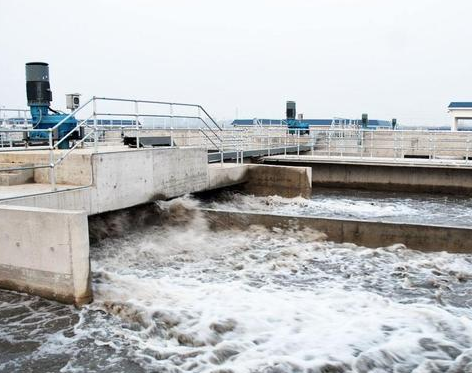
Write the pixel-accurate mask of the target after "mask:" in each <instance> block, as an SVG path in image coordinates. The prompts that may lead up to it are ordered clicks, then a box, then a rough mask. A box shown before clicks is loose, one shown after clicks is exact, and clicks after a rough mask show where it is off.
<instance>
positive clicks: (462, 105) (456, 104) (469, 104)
mask: <svg viewBox="0 0 472 373" xmlns="http://www.w3.org/2000/svg"><path fill="white" fill-rule="evenodd" d="M448 108H453V109H454V108H470V109H472V102H451V103H450V104H449V106H448Z"/></svg>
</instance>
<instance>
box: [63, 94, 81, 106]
mask: <svg viewBox="0 0 472 373" xmlns="http://www.w3.org/2000/svg"><path fill="white" fill-rule="evenodd" d="M66 106H67V108H68V109H70V110H75V109H77V108H78V107H79V106H80V94H79V93H69V94H67V95H66Z"/></svg>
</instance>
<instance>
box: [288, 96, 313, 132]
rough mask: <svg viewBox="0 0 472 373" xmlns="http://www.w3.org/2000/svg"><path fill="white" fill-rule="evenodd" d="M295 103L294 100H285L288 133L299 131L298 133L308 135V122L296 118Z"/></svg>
mask: <svg viewBox="0 0 472 373" xmlns="http://www.w3.org/2000/svg"><path fill="white" fill-rule="evenodd" d="M296 105H297V104H296V103H295V101H287V106H286V108H287V110H286V114H287V119H286V120H287V127H288V133H290V134H291V135H294V134H298V132H300V135H308V134H309V133H310V126H309V125H308V123H306V122H303V120H301V119H297V118H296V116H297V106H296Z"/></svg>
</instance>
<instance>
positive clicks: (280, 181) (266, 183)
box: [245, 164, 312, 198]
mask: <svg viewBox="0 0 472 373" xmlns="http://www.w3.org/2000/svg"><path fill="white" fill-rule="evenodd" d="M311 185H312V173H311V169H310V167H293V166H271V165H257V164H253V165H250V167H249V173H248V182H247V184H245V189H246V191H247V192H249V193H252V194H255V195H262V196H267V195H274V194H278V195H281V196H283V197H287V198H291V197H297V196H300V195H301V196H304V197H309V196H310V195H311Z"/></svg>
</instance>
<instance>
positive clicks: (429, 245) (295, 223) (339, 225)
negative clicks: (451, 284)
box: [201, 209, 472, 254]
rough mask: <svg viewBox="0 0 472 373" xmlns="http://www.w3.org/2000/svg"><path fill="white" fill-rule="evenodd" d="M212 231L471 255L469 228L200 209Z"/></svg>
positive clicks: (471, 233) (471, 244) (471, 245)
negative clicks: (282, 233) (300, 235)
mask: <svg viewBox="0 0 472 373" xmlns="http://www.w3.org/2000/svg"><path fill="white" fill-rule="evenodd" d="M201 211H203V212H204V213H205V215H206V217H207V218H208V220H209V221H210V227H211V228H212V229H244V230H245V229H248V226H250V225H260V226H264V227H266V228H269V229H272V228H293V229H304V228H309V229H313V230H316V231H319V232H321V233H324V234H326V239H327V240H328V241H334V242H339V243H342V242H349V243H354V244H357V245H361V246H367V247H373V248H375V247H386V246H390V245H393V244H404V245H405V246H406V247H408V248H409V249H414V250H419V251H424V252H429V251H448V252H454V253H469V254H470V253H472V228H466V227H449V226H438V225H425V224H404V223H389V222H380V221H366V220H351V219H337V218H321V217H313V216H291V215H279V214H266V213H257V212H239V211H225V210H215V209H201Z"/></svg>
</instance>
